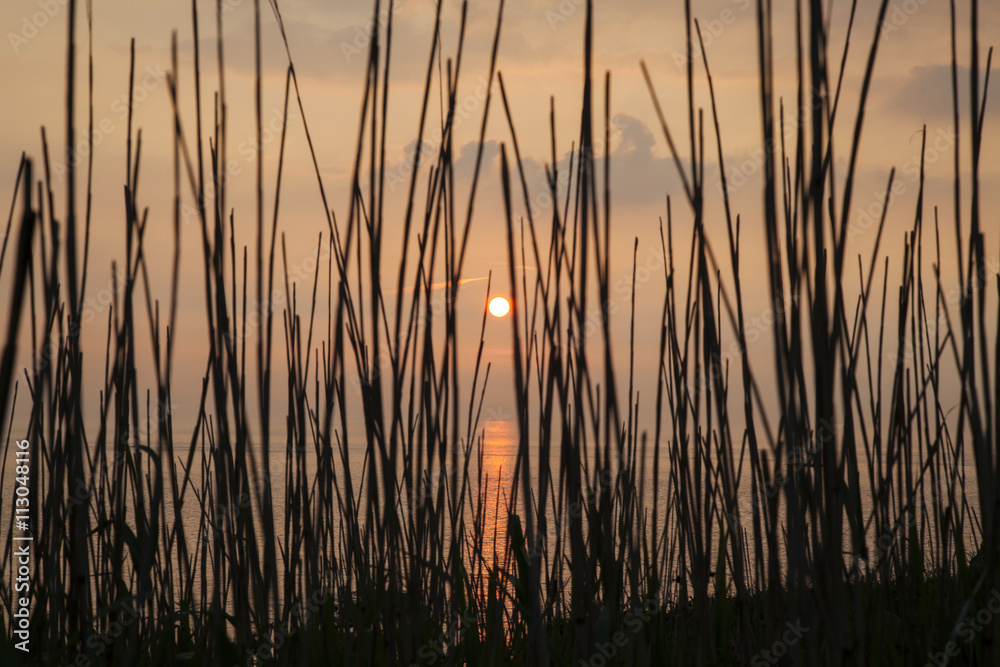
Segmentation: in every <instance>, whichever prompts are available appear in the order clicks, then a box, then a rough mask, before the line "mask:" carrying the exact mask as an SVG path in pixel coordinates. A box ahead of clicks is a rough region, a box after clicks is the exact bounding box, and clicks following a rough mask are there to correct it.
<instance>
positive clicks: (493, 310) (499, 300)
mask: <svg viewBox="0 0 1000 667" xmlns="http://www.w3.org/2000/svg"><path fill="white" fill-rule="evenodd" d="M509 312H510V301H508V300H507V299H505V298H503V297H502V296H498V297H496V298H495V299H492V300H491V301H490V314H491V315H493V317H503V316H504V315H506V314H507V313H509Z"/></svg>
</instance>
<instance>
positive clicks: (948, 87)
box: [886, 64, 1000, 123]
mask: <svg viewBox="0 0 1000 667" xmlns="http://www.w3.org/2000/svg"><path fill="white" fill-rule="evenodd" d="M979 97H980V103H982V89H980V93H979ZM958 99H959V113H960V114H962V118H963V119H964V118H965V117H966V116H967V115H968V109H969V68H968V67H964V66H959V67H958ZM886 111H887V112H889V113H898V114H903V115H905V116H907V117H909V118H914V119H918V120H920V121H921V122H925V123H940V122H950V121H951V119H952V113H953V112H952V83H951V65H950V64H937V65H918V66H917V67H914V68H913V69H911V70H910V73H909V75H908V77H907V78H906V80H905V81H904V82H903V83H902V84H901V85H900V86H899V88H898V89H897V90H896V92H895V93H894V94H892V95H891V97H890V98H889V100H888V101H887V102H886ZM986 113H987V115H989V116H993V117H995V116H997V115H998V114H1000V107H997V105H996V104H991V103H990V101H989V100H988V101H987V104H986Z"/></svg>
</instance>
